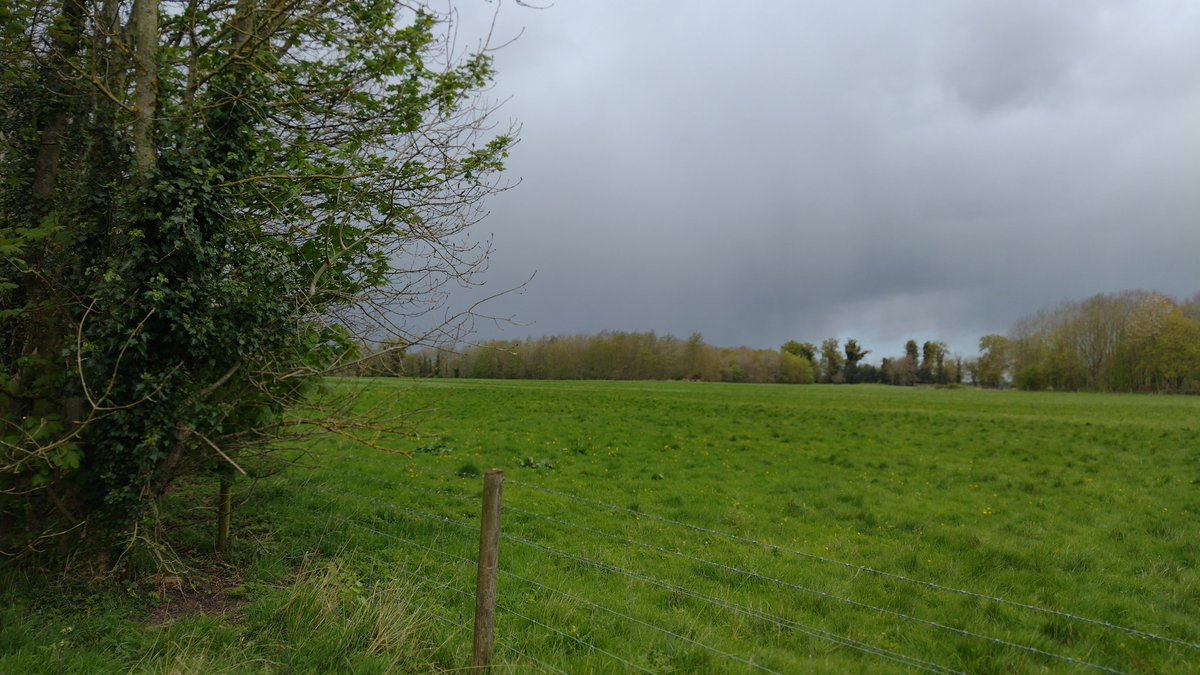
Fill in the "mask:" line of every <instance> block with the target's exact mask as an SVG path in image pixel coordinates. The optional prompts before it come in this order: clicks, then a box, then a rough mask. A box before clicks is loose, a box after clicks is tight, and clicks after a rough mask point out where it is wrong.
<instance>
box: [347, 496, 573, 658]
mask: <svg viewBox="0 0 1200 675" xmlns="http://www.w3.org/2000/svg"><path fill="white" fill-rule="evenodd" d="M342 522H344V523H346V524H347V525H350V526H351V527H357V528H359V529H362V530H366V531H368V532H372V533H374V534H378V535H380V536H383V537H387V538H390V539H401V540H403V541H405V542H406V543H410V544H414V545H417V546H421V544H419V543H418V542H415V541H413V540H411V539H407V538H403V537H397V536H395V535H392V534H390V533H387V532H381V531H379V530H376V529H374V528H370V527H367V526H365V525H362V524H361V523H358V522H355V521H353V520H350V519H344V520H343V521H342ZM426 548H428V547H426ZM429 550H431V551H440V550H439V549H432V548H430V549H429ZM440 552H441V553H443V554H445V555H448V556H451V557H460V556H455V555H454V554H452V553H448V552H445V551H440ZM366 557H367V558H369V559H371V560H374V561H375V562H379V563H391V562H393V561H387V560H383V559H382V558H381V557H379V556H376V555H370V554H367V556H366ZM462 560H464V561H466V562H474V561H472V560H469V559H466V558H462ZM404 574H405V575H406V576H408V577H409V578H410V579H420V580H421V581H423V582H426V583H428V584H429V585H431V586H434V587H436V588H440V589H443V590H448V591H453V592H455V593H457V594H459V595H462V596H465V597H467V598H470V597H471V593H470V592H469V591H466V590H463V589H461V588H458V587H457V586H455V585H453V584H451V583H449V582H444V581H438V580H435V579H431V578H429V577H427V576H425V575H423V574H419V573H417V572H415V571H413V570H411V569H407V570H405V571H404ZM428 616H430V617H431V618H433V619H434V620H435V621H438V622H440V623H442V624H444V625H446V626H449V627H450V628H451V629H453V630H454V631H455V632H462V633H464V634H468V635H469V634H470V632H471V631H470V630H469V627H468V626H467V625H466V624H462V623H456V622H454V621H452V620H450V619H448V618H446V617H444V616H439V615H437V614H429V615H428ZM496 644H498V645H500V646H501V647H503V648H504V649H507V650H508V651H510V652H512V653H514V654H516V655H517V656H519V657H521V658H523V659H526V660H528V661H532V662H533V663H535V664H537V665H538V666H541V668H542V669H543V670H545V671H548V672H551V673H559V674H560V675H567V672H566V671H564V670H561V669H559V668H555V667H554V666H552V665H550V664H548V663H546V662H544V661H542V660H540V659H538V658H536V657H534V656H532V655H530V654H527V653H525V652H523V651H521V650H520V649H517V648H516V647H515V646H513V645H512V644H510V643H508V642H507V641H506V640H503V639H498V640H496ZM492 667H493V668H495V667H497V666H496V665H495V664H493V665H492ZM500 667H505V666H504V665H501V666H500ZM508 667H512V668H516V667H518V666H517V665H516V664H509V665H508Z"/></svg>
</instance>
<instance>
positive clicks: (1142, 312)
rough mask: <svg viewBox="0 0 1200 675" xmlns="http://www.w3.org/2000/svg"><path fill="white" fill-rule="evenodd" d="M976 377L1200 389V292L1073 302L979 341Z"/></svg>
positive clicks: (991, 382) (1025, 383) (1083, 386)
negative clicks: (1175, 297) (1180, 299)
mask: <svg viewBox="0 0 1200 675" xmlns="http://www.w3.org/2000/svg"><path fill="white" fill-rule="evenodd" d="M979 351H980V356H979V358H978V359H977V362H976V368H975V370H976V373H975V378H974V379H975V381H977V382H978V383H980V384H981V385H984V386H1004V385H1006V384H1011V385H1012V386H1016V387H1019V388H1021V389H1058V390H1070V391H1083V390H1087V391H1136V392H1152V393H1187V394H1196V393H1200V293H1197V294H1196V295H1194V296H1192V298H1191V299H1190V300H1187V301H1185V302H1177V301H1175V300H1172V299H1171V298H1168V297H1167V296H1165V295H1162V294H1161V293H1150V292H1146V291H1125V292H1123V293H1115V294H1107V295H1096V296H1093V297H1091V298H1088V299H1087V300H1084V301H1082V302H1067V303H1063V304H1062V305H1059V306H1058V307H1053V308H1050V309H1044V310H1042V311H1040V312H1038V313H1037V314H1034V315H1032V316H1029V317H1025V318H1023V319H1021V320H1020V321H1018V322H1017V323H1016V324H1015V325H1014V326H1013V328H1012V330H1011V331H1009V334H1008V335H986V336H984V337H983V338H980V340H979Z"/></svg>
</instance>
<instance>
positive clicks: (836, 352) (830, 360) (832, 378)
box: [821, 338, 845, 384]
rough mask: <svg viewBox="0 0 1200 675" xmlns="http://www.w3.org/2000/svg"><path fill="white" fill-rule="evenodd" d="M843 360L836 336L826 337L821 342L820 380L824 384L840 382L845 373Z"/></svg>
mask: <svg viewBox="0 0 1200 675" xmlns="http://www.w3.org/2000/svg"><path fill="white" fill-rule="evenodd" d="M844 366H845V361H844V360H843V359H842V352H841V350H840V349H839V348H838V339H837V338H826V339H825V340H824V341H823V342H822V343H821V382H823V383H826V384H841V383H842V382H843V378H844V377H845V373H844V372H843V367H844Z"/></svg>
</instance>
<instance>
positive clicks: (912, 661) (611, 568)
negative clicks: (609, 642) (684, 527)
mask: <svg viewBox="0 0 1200 675" xmlns="http://www.w3.org/2000/svg"><path fill="white" fill-rule="evenodd" d="M343 494H345V495H346V496H351V497H358V498H360V499H368V498H367V497H363V496H361V495H353V494H349V493H343ZM383 505H384V506H387V507H388V508H391V509H394V510H398V511H401V512H404V513H409V514H412V515H415V516H418V517H423V518H426V519H431V520H437V521H440V522H444V523H447V524H450V525H456V526H459V527H465V528H468V529H472V526H471V525H470V524H468V523H464V522H462V521H459V520H455V519H453V518H447V517H445V516H439V515H437V514H433V513H426V512H423V511H417V510H416V509H410V508H407V507H404V506H400V505H398V504H392V503H391V502H383ZM361 527H363V529H367V530H371V531H372V532H375V533H376V534H379V535H382V536H385V537H391V538H395V539H398V540H401V541H405V542H409V543H412V544H414V545H416V546H418V547H420V548H423V549H426V550H429V551H432V552H435V553H442V554H444V555H447V556H449V557H454V558H458V559H461V560H466V561H470V562H473V561H471V560H470V558H466V557H465V556H460V555H456V554H453V553H448V552H445V551H440V550H439V549H434V548H431V547H428V546H425V545H423V544H420V543H419V542H415V541H413V540H411V539H408V538H407V537H402V536H399V535H394V534H389V533H385V532H380V531H379V530H374V529H373V528H368V527H366V526H361ZM500 537H501V539H507V540H509V541H515V542H517V543H519V544H523V545H526V546H529V547H531V548H535V549H539V550H542V551H544V552H546V553H550V554H553V555H557V556H560V557H563V558H567V559H570V560H574V561H576V562H579V563H582V564H585V565H589V566H591V567H595V568H596V569H600V570H603V571H605V572H608V573H610V574H616V575H619V576H624V577H626V578H629V579H633V580H636V581H640V582H642V583H645V584H649V585H652V586H657V587H659V588H663V589H665V590H668V591H671V592H673V593H678V594H680V595H685V596H688V597H691V598H693V599H696V600H700V601H702V602H706V603H708V604H711V605H716V606H718V607H723V608H725V609H728V610H731V611H734V612H738V613H741V614H745V615H746V616H750V617H753V618H757V619H760V620H763V621H766V622H768V623H773V624H775V625H776V626H779V627H780V628H790V629H792V630H794V631H796V632H798V633H802V634H804V635H808V636H809V637H813V638H817V639H821V640H826V641H829V642H833V643H834V644H840V645H842V646H845V647H850V648H851V649H855V650H858V651H861V652H864V653H867V654H873V655H875V656H879V657H882V658H886V659H890V660H892V661H896V662H899V663H903V664H904V665H907V666H911V667H913V668H918V669H920V670H924V671H927V672H934V673H954V674H956V675H963V673H962V671H957V670H953V669H951V668H946V667H944V666H941V665H938V664H936V663H933V662H930V661H923V660H921V659H917V658H914V657H911V656H908V655H905V654H901V653H899V652H895V651H892V650H890V649H885V648H883V647H877V646H875V645H871V644H868V643H865V642H861V641H859V640H855V639H853V638H849V637H844V636H840V635H836V634H834V633H830V632H828V631H825V630H822V629H819V628H816V627H814V626H808V625H806V624H803V623H800V622H799V621H793V620H791V619H784V618H783V617H779V616H776V615H774V614H770V613H767V612H763V611H761V610H757V609H754V608H751V607H746V606H744V605H739V604H737V603H734V602H729V601H727V600H722V599H720V598H715V597H713V596H710V595H706V594H704V593H699V592H697V591H693V590H691V589H687V588H683V587H680V586H675V585H673V584H668V583H666V582H663V581H660V580H658V579H654V578H653V577H648V576H645V575H642V574H638V573H637V572H632V571H630V570H625V569H622V568H620V567H617V566H615V565H610V564H608V563H604V562H601V561H599V560H592V559H590V558H584V557H582V556H578V555H575V554H573V553H568V552H566V551H560V550H558V549H555V548H553V547H550V546H545V545H543V544H539V543H537V542H535V541H530V540H528V539H525V538H524V537H517V536H514V535H509V534H505V533H503V532H501V534H500ZM506 611H509V610H506ZM511 613H515V612H511ZM542 625H544V624H542ZM547 628H549V627H548V626H547ZM550 630H555V629H552V628H550ZM555 632H559V633H561V631H555ZM563 635H565V636H566V637H569V638H571V639H576V638H574V637H573V636H570V635H566V634H563ZM1101 669H1103V670H1107V671H1109V672H1113V673H1120V671H1116V670H1111V669H1106V668H1103V667H1101Z"/></svg>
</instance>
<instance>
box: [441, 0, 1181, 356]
mask: <svg viewBox="0 0 1200 675" xmlns="http://www.w3.org/2000/svg"><path fill="white" fill-rule="evenodd" d="M497 7H498V9H499V13H498V16H497V17H496V22H495V29H494V31H493V33H492V36H493V39H492V42H493V43H494V44H500V43H503V42H506V41H507V40H509V39H511V38H513V37H518V36H519V37H518V39H517V40H516V41H515V42H513V43H512V44H509V45H507V46H505V47H503V48H502V49H500V50H498V51H496V52H495V53H494V57H495V65H496V68H497V70H498V75H497V79H496V84H495V86H494V87H493V89H492V90H491V91H490V92H489V93H488V96H489V97H491V98H492V99H493V100H496V101H503V105H502V107H501V108H500V110H499V111H498V112H497V115H498V119H499V120H500V121H501V122H504V123H506V122H508V121H514V122H516V123H518V124H520V125H521V133H520V137H521V140H520V143H519V145H518V146H517V147H516V148H515V149H514V151H513V153H512V155H511V157H510V160H509V162H508V165H507V166H508V170H507V177H508V178H511V179H513V180H519V185H517V186H516V187H514V188H513V189H512V190H510V191H508V192H506V193H503V194H501V195H498V196H496V197H493V198H492V199H491V200H490V201H489V203H488V209H489V210H490V212H491V213H490V215H489V216H488V218H487V219H486V220H484V221H483V222H482V223H481V224H480V225H479V226H478V227H477V228H476V233H477V234H483V235H485V236H486V235H489V234H490V235H491V236H492V237H493V244H494V247H495V250H494V252H493V255H492V258H491V267H490V269H489V271H488V272H487V274H486V275H485V277H484V280H485V281H486V290H487V291H488V292H495V291H498V290H503V289H505V288H509V287H512V286H516V285H519V284H521V283H522V282H523V281H524V280H525V279H527V278H528V277H530V276H531V275H534V277H533V279H532V280H531V281H530V282H529V283H528V284H527V285H526V286H525V288H524V289H523V291H522V292H520V293H517V294H510V295H508V296H505V297H503V298H501V299H499V300H497V301H494V302H493V303H492V304H491V305H489V307H488V308H487V309H488V311H489V313H491V314H494V315H501V316H511V317H513V319H514V322H513V323H501V324H495V323H491V322H479V323H477V324H476V329H477V330H478V335H477V337H479V338H504V339H519V338H523V337H530V336H533V337H536V336H542V335H557V334H576V333H595V332H599V331H602V330H613V331H617V330H620V331H651V330H652V331H655V332H657V333H659V334H660V335H661V334H667V333H670V334H674V335H676V336H679V337H686V336H687V335H690V334H691V333H693V332H697V331H698V332H701V333H702V334H703V335H704V338H705V341H706V342H709V343H710V344H715V345H719V346H739V345H747V346H750V347H765V348H777V347H778V346H779V345H780V344H782V343H783V342H785V341H787V340H790V339H796V340H801V341H809V342H814V343H818V344H819V343H820V341H821V340H822V339H824V338H827V337H838V338H840V339H842V340H845V339H847V338H855V339H857V340H858V341H859V342H860V343H863V344H864V345H865V346H867V347H869V348H871V349H873V350H874V355H875V357H881V356H888V355H895V354H901V353H902V352H903V344H904V342H905V341H906V340H907V339H909V338H915V339H917V340H918V341H923V340H927V339H933V340H943V341H945V342H947V343H948V344H949V345H950V346H951V348H952V349H953V350H954V351H956V352H958V353H960V354H962V355H972V354H974V353H975V351H976V345H977V342H978V339H979V337H980V336H982V335H985V334H988V333H1004V332H1007V331H1008V329H1009V328H1010V327H1011V325H1012V323H1013V322H1014V321H1015V320H1016V319H1019V318H1021V317H1023V316H1026V315H1028V314H1031V313H1033V312H1036V311H1037V310H1038V309H1040V308H1043V307H1048V306H1052V305H1055V304H1058V303H1060V302H1062V301H1065V300H1082V299H1084V298H1086V297H1089V296H1091V295H1094V294H1097V293H1105V292H1116V291H1120V290H1124V289H1138V288H1140V289H1146V290H1158V291H1161V292H1164V293H1167V294H1168V295H1172V296H1175V297H1178V298H1186V297H1190V296H1191V295H1192V294H1194V293H1196V292H1197V291H1200V3H1197V2H1195V1H1194V0H1146V1H1142V2H1139V1H1136V0H1114V1H1111V2H1104V1H1092V0H1071V2H1057V1H1050V0H1045V1H1033V0H1004V1H1003V2H1000V1H995V2H967V1H962V2H959V1H953V0H940V1H935V0H913V1H911V2H890V1H887V2H885V1H880V2H868V1H866V0H862V1H849V2H848V1H846V0H829V1H823V0H806V1H803V2H796V1H781V2H768V1H765V0H762V1H757V2H746V3H730V2H720V3H718V2H705V1H703V0H687V1H670V0H656V1H649V0H604V1H603V2H601V1H599V0H591V1H584V0H559V1H558V2H556V3H555V4H554V5H552V6H550V7H549V8H546V9H538V10H535V9H528V8H524V7H521V6H518V5H516V4H514V3H513V2H501V3H500V4H499V5H497V4H496V3H482V2H478V1H477V0H475V1H470V2H468V1H467V0H463V1H462V2H460V3H459V6H458V8H457V11H458V15H459V23H458V35H459V40H460V42H462V43H467V42H468V41H470V40H471V39H476V40H477V39H478V37H479V36H481V35H482V34H483V32H484V31H485V30H486V29H487V27H488V25H489V22H490V21H491V19H492V12H494V11H495V10H496V9H497Z"/></svg>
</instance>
